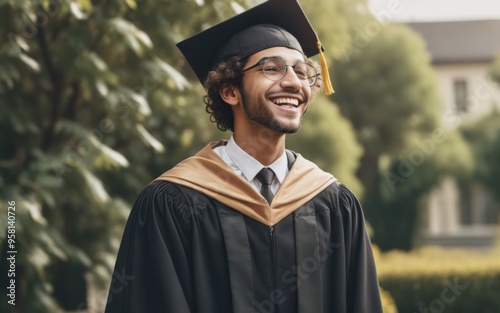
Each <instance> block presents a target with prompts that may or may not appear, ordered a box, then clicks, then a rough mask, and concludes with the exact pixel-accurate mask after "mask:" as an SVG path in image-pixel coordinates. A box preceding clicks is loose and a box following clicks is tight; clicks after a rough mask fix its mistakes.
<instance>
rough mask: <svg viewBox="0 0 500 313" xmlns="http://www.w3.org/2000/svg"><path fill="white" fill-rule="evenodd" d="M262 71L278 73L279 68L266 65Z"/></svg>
mask: <svg viewBox="0 0 500 313" xmlns="http://www.w3.org/2000/svg"><path fill="white" fill-rule="evenodd" d="M264 71H265V72H267V73H279V72H280V70H279V69H278V67H276V66H266V67H265V68H264Z"/></svg>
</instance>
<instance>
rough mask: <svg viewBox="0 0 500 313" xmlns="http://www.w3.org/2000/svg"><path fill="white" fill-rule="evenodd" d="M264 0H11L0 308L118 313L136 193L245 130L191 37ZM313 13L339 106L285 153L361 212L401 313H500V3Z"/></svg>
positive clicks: (4, 75)
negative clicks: (338, 188) (234, 120)
mask: <svg viewBox="0 0 500 313" xmlns="http://www.w3.org/2000/svg"><path fill="white" fill-rule="evenodd" d="M260 2H262V1H253V0H234V1H230V0H163V1H162V0H125V1H119V0H65V1H62V0H0V39H1V41H0V130H1V131H0V216H1V217H0V248H1V251H2V252H1V254H2V256H1V259H0V281H1V285H2V288H3V289H2V290H4V292H2V295H1V296H0V299H1V300H0V311H1V312H16V313H19V312H23V313H26V312H30V313H45V312H47V313H49V312H50V313H59V312H61V313H62V312H88V313H93V312H102V310H103V307H104V305H105V303H106V299H107V295H108V290H109V282H110V279H111V277H113V276H115V277H116V278H117V279H120V277H118V276H119V275H121V273H113V266H114V262H115V259H116V253H117V249H118V246H119V243H120V240H121V235H122V233H123V228H124V225H125V222H126V219H127V217H128V213H129V210H130V208H131V206H132V204H133V202H134V200H135V198H136V197H137V196H138V194H139V192H140V191H141V190H142V188H143V187H144V186H145V185H146V184H148V183H149V182H150V181H151V180H152V179H153V178H155V177H157V176H159V175H160V174H161V173H163V172H164V171H165V170H167V169H169V168H170V167H172V166H173V165H175V164H176V163H177V162H179V161H180V160H182V159H183V158H185V157H187V156H190V155H192V154H194V153H196V152H197V151H198V150H199V149H201V148H202V147H204V146H205V145H206V144H207V143H208V142H209V141H212V140H215V139H221V138H228V137H229V135H230V134H228V133H220V132H219V131H217V129H216V127H215V125H214V124H212V123H211V122H210V121H209V119H208V114H207V113H206V112H205V106H204V104H203V102H202V97H203V89H202V87H201V85H200V84H199V82H198V81H197V80H196V77H195V76H194V74H193V72H192V71H191V69H190V68H189V66H188V64H186V62H185V60H184V59H183V57H182V56H181V54H180V53H179V51H178V50H177V48H176V47H175V43H177V42H178V41H180V40H182V39H184V38H186V37H188V36H190V35H192V34H194V33H196V32H198V31H200V30H202V29H204V28H206V27H209V26H210V25H213V24H215V23H217V22H219V21H221V20H224V19H226V18H229V17H231V16H233V15H235V14H236V13H239V12H241V11H243V10H245V9H246V8H249V7H251V6H253V5H256V4H258V3H260ZM300 2H301V5H302V6H303V8H304V10H305V11H306V14H307V15H308V16H309V19H310V20H311V22H312V24H313V25H314V27H315V29H316V30H317V32H318V33H319V37H320V39H321V40H322V44H323V46H324V47H325V48H326V57H327V58H328V64H329V66H330V73H331V75H332V81H333V85H334V88H335V90H336V93H335V94H334V95H333V96H330V97H326V96H323V95H321V96H319V98H318V99H317V100H316V101H315V103H314V105H313V106H312V108H311V109H310V110H309V113H308V115H307V116H306V118H305V120H304V122H303V127H302V129H301V131H300V132H299V133H298V134H295V135H291V136H289V137H288V139H287V147H288V148H290V149H293V150H295V151H298V152H299V153H301V154H303V155H304V156H305V157H307V158H309V159H311V160H312V161H314V162H316V163H317V164H318V165H319V166H320V167H322V168H323V169H324V170H326V171H329V172H331V173H333V174H334V175H335V176H336V177H337V178H339V179H340V180H341V181H342V182H344V183H345V184H346V185H348V186H349V187H350V188H351V189H352V190H354V191H355V193H356V194H357V195H358V197H359V198H360V200H361V201H362V203H363V206H364V210H365V215H366V219H367V223H368V224H369V228H370V231H371V237H372V241H373V243H374V252H375V255H376V259H377V266H378V272H379V279H380V284H381V287H382V288H383V291H382V293H383V300H384V308H385V312H386V313H393V312H399V313H413V312H433V313H434V312H453V313H461V312H468V313H470V312H477V313H498V312H500V297H499V295H500V244H499V240H498V239H499V224H500V54H499V52H500V5H499V3H498V1H485V0H483V1H465V0H463V1H446V0H434V1H423V0H422V1H411V0H400V1H398V0H392V1H385V0H377V1H369V2H367V1H366V0H308V1H305V0H303V1H300ZM13 202H15V207H16V211H15V213H16V215H15V216H16V219H15V222H14V223H13V221H12V220H9V219H8V207H9V206H11V203H13ZM9 226H11V227H10V228H11V229H12V228H13V227H12V226H15V249H16V251H17V254H16V263H15V281H16V289H15V291H16V301H15V304H16V305H15V306H13V305H12V304H9V303H8V300H10V298H9V297H7V294H6V293H5V290H6V289H5V288H7V287H8V286H9V282H10V278H9V277H8V273H9V269H11V264H10V263H9V261H8V260H7V258H8V256H9V255H10V254H9V253H8V251H10V250H11V249H10V248H9V245H8V236H7V235H8V234H9V232H8V228H9ZM10 234H12V231H11V233H10ZM11 238H12V237H11ZM117 275H118V276H117ZM124 284H126V282H124Z"/></svg>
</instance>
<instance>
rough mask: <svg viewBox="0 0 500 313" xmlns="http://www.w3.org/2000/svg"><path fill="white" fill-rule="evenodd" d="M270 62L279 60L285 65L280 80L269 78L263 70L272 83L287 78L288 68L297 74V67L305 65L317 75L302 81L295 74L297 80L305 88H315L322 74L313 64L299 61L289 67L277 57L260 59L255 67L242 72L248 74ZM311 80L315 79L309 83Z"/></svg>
mask: <svg viewBox="0 0 500 313" xmlns="http://www.w3.org/2000/svg"><path fill="white" fill-rule="evenodd" d="M268 60H278V61H280V62H281V63H283V65H284V71H282V76H281V77H280V78H279V79H272V78H270V77H268V76H267V75H266V72H265V71H264V70H262V72H263V73H264V76H265V77H266V78H267V79H269V80H271V81H279V80H282V79H283V77H285V76H286V73H287V72H288V67H291V68H292V69H293V70H294V73H295V68H296V67H297V66H299V65H302V64H305V65H306V66H309V67H311V68H312V69H313V70H314V72H315V73H316V74H314V75H311V76H308V77H307V79H300V77H299V76H298V75H297V73H295V75H297V78H299V80H300V81H301V83H302V84H303V85H305V86H309V87H312V86H314V84H316V82H317V81H318V76H319V75H321V74H320V73H318V71H317V70H316V68H315V67H314V66H312V65H311V64H309V63H307V62H304V61H299V62H297V63H296V64H295V65H289V64H286V63H285V61H284V60H283V59H282V58H280V57H277V56H272V57H264V58H262V59H260V60H259V61H257V63H255V64H254V65H252V66H250V67H247V68H245V69H242V70H241V73H244V72H246V71H248V70H251V69H253V68H256V67H258V66H264V64H266V62H267V61H268ZM309 78H314V79H313V80H312V82H309Z"/></svg>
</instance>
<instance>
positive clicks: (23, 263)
mask: <svg viewBox="0 0 500 313" xmlns="http://www.w3.org/2000/svg"><path fill="white" fill-rule="evenodd" d="M217 3H219V4H220V5H227V2H226V1H217ZM193 12H197V13H193ZM208 12H209V11H207V10H201V9H200V5H199V3H197V2H196V1H178V2H174V3H170V4H169V5H165V4H164V3H162V2H160V1H141V2H136V1H134V0H128V1H58V0H45V1H37V0H31V1H28V0H23V1H1V2H0V19H1V20H2V24H1V26H0V38H2V42H3V43H4V44H2V46H1V47H0V102H1V103H0V110H1V111H0V128H1V132H0V173H1V175H0V177H1V179H0V185H1V187H0V189H1V195H0V198H1V200H2V201H1V212H2V213H1V214H2V215H4V214H5V216H6V214H7V213H6V210H7V207H6V205H7V201H8V200H13V201H15V202H16V207H17V216H16V243H17V245H16V247H17V249H18V254H17V256H18V258H17V263H16V284H17V289H16V290H17V303H16V306H15V307H12V306H10V305H8V304H6V302H5V301H3V302H2V304H1V305H0V307H2V308H5V307H4V306H6V305H7V306H8V308H9V309H11V308H15V310H16V312H60V311H62V310H76V309H82V308H85V307H86V306H87V300H88V299H87V295H86V277H87V274H88V273H91V274H92V275H93V277H94V278H95V280H96V281H97V282H100V283H101V284H100V286H101V287H100V288H107V285H108V282H109V278H110V277H111V270H112V268H113V266H114V260H115V256H116V249H117V246H118V243H119V240H120V237H121V233H122V231H123V225H124V223H125V219H126V217H127V215H128V210H129V208H130V203H131V202H132V201H133V199H134V198H135V197H136V196H137V193H138V192H139V191H140V189H141V188H142V187H143V186H144V185H145V184H146V183H147V182H149V181H150V180H151V179H152V178H153V177H154V176H155V175H158V174H160V173H161V172H162V171H164V170H165V169H167V168H168V167H170V166H172V165H173V164H175V163H177V162H178V161H179V160H180V159H181V158H182V157H183V156H185V155H186V154H188V153H191V152H193V151H196V150H197V149H198V148H199V147H200V145H201V144H202V142H204V141H207V140H208V139H209V138H210V136H211V132H210V131H207V130H206V129H205V128H206V126H207V125H208V121H207V119H206V117H205V116H204V115H205V114H204V110H203V109H204V107H203V105H202V102H201V93H200V91H201V88H199V87H198V86H197V85H193V83H192V82H191V81H190V79H189V78H190V75H192V74H191V72H188V69H187V66H186V65H185V64H184V62H183V61H182V58H181V57H180V55H179V53H178V52H177V50H176V48H175V43H176V42H177V41H178V40H179V39H180V38H182V37H185V33H191V32H192V30H193V29H200V28H201V27H202V26H201V23H200V20H202V19H203V18H204V17H206V16H209V14H208ZM198 15H199V16H198ZM193 16H194V17H196V19H195V21H197V22H198V23H197V24H194V23H191V22H190V21H192V20H193V19H192V17H193ZM186 73H187V74H186ZM188 91H190V92H188ZM202 116H203V119H201V117H202ZM158 138H161V139H158ZM203 144H204V143H203ZM1 221H2V222H1V234H2V237H1V239H2V249H3V250H4V253H5V250H6V248H7V247H6V245H5V244H4V243H5V229H6V227H7V224H6V221H5V220H4V219H3V218H2V219H1ZM4 260H5V258H2V262H3V261H4ZM4 278H5V277H4V276H2V279H4Z"/></svg>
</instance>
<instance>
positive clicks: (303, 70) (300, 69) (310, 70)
mask: <svg viewBox="0 0 500 313" xmlns="http://www.w3.org/2000/svg"><path fill="white" fill-rule="evenodd" d="M293 69H294V72H295V74H296V75H297V77H298V78H299V79H300V80H301V81H302V82H303V83H304V84H307V85H309V86H312V85H314V83H315V82H316V78H317V76H318V73H317V72H316V69H315V68H314V66H312V65H310V64H308V63H304V62H300V63H297V65H295V66H294V67H293Z"/></svg>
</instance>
